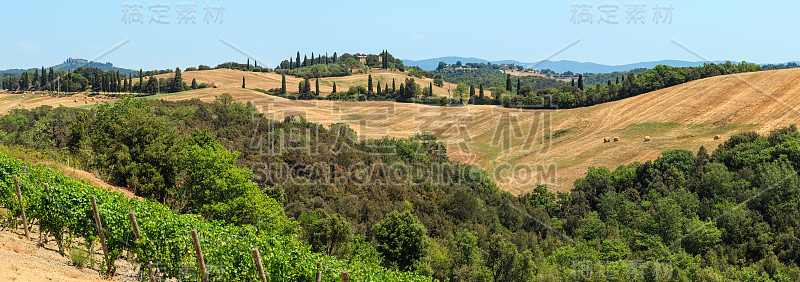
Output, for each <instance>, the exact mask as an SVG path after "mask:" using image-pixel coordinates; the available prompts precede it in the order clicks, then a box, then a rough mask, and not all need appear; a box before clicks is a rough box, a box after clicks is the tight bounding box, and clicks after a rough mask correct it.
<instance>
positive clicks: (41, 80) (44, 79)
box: [39, 66, 47, 90]
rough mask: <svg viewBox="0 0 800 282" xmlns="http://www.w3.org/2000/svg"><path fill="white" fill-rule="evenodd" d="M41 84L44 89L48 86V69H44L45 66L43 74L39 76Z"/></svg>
mask: <svg viewBox="0 0 800 282" xmlns="http://www.w3.org/2000/svg"><path fill="white" fill-rule="evenodd" d="M39 86H41V87H42V90H44V88H47V70H45V69H44V66H42V76H41V77H39Z"/></svg>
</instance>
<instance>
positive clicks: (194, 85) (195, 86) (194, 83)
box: [192, 78, 197, 89]
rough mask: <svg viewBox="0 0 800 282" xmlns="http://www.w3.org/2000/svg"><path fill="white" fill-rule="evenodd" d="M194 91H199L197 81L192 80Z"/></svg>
mask: <svg viewBox="0 0 800 282" xmlns="http://www.w3.org/2000/svg"><path fill="white" fill-rule="evenodd" d="M192 89H197V79H196V78H192Z"/></svg>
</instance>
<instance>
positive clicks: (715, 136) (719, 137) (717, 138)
mask: <svg viewBox="0 0 800 282" xmlns="http://www.w3.org/2000/svg"><path fill="white" fill-rule="evenodd" d="M719 139H722V137H721V136H719V135H714V140H719Z"/></svg>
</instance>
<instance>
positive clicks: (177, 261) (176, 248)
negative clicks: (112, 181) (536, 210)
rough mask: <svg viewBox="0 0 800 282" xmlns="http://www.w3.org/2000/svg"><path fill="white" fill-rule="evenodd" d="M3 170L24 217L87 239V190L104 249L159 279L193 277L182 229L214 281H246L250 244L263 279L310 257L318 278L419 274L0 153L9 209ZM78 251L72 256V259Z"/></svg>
mask: <svg viewBox="0 0 800 282" xmlns="http://www.w3.org/2000/svg"><path fill="white" fill-rule="evenodd" d="M23 170H24V171H25V173H23ZM11 175H18V176H20V177H19V181H20V186H21V187H20V188H21V189H22V190H23V195H25V196H24V197H25V199H26V201H25V202H26V210H27V211H28V212H29V219H31V220H33V219H37V220H39V221H40V222H42V223H45V222H46V224H48V225H50V226H54V228H55V229H54V230H59V231H63V230H64V229H69V230H70V233H71V234H72V235H74V236H76V237H83V238H85V239H87V240H91V238H93V236H94V235H96V230H95V227H94V223H93V218H92V208H91V204H90V203H89V195H95V197H96V199H97V206H98V210H99V213H100V218H101V220H102V221H103V227H104V231H105V232H106V240H107V246H108V248H109V252H110V253H111V254H115V256H118V255H121V254H122V251H123V250H127V251H129V252H131V253H132V254H133V255H134V256H133V257H134V258H135V262H137V263H142V264H144V263H148V262H153V263H157V264H160V265H161V266H162V267H161V270H162V273H163V274H165V275H166V276H167V277H175V278H181V279H182V280H190V281H194V280H199V277H197V276H194V275H188V276H186V274H187V273H186V272H184V271H183V270H185V269H187V267H188V268H189V269H196V267H197V264H196V259H195V257H194V249H193V246H192V242H191V236H190V235H189V233H188V232H189V231H190V230H193V229H196V230H197V231H198V235H199V237H200V245H201V248H202V249H203V253H204V256H205V260H206V265H207V266H208V268H209V270H210V271H211V272H212V273H213V274H212V277H215V278H216V279H224V280H235V281H240V280H252V279H254V278H255V277H256V276H257V274H256V269H255V265H254V264H253V259H252V255H251V252H250V250H251V249H252V248H258V249H259V251H260V253H261V254H262V257H261V259H262V262H263V265H264V269H265V271H266V272H267V273H269V279H270V280H274V281H297V280H310V279H313V277H314V276H315V274H316V272H317V266H316V263H317V262H321V263H322V264H323V265H325V266H326V268H324V269H323V279H324V280H333V279H337V278H338V277H339V273H340V272H341V271H342V270H348V271H349V272H350V273H351V278H352V279H354V280H380V281H386V280H424V279H423V278H422V277H419V276H415V275H413V274H409V273H402V272H393V271H386V270H385V269H383V268H380V267H379V266H377V265H375V264H370V263H368V262H367V261H359V262H357V263H352V264H349V263H347V262H345V261H341V260H338V259H335V258H333V257H329V256H325V255H320V254H316V253H313V252H311V250H310V248H309V247H308V246H306V245H304V244H302V243H300V242H298V241H296V240H294V239H293V236H294V233H293V231H292V230H293V228H291V226H286V225H264V226H263V228H259V229H256V228H255V227H253V226H250V225H243V226H238V227H237V226H232V225H228V224H225V223H223V222H219V221H207V220H204V219H201V218H200V217H199V216H197V215H191V214H184V215H179V214H176V213H175V212H174V211H172V210H170V209H169V208H168V207H166V206H163V205H161V204H158V203H155V202H151V201H145V200H139V199H134V198H127V197H125V196H123V195H122V194H120V193H116V192H111V191H109V190H107V189H105V188H99V187H96V186H92V185H90V184H88V182H86V181H83V180H75V179H72V178H68V177H65V176H63V175H61V174H59V173H57V172H54V171H52V170H51V169H49V168H46V167H42V166H36V165H29V164H26V163H23V162H21V161H19V160H17V159H13V158H11V157H9V156H7V155H5V154H0V176H2V177H1V178H0V179H2V181H0V205H2V206H4V207H11V206H13V205H14V202H16V199H15V196H12V195H13V193H12V192H11V191H12V190H13V184H12V181H11V177H10V176H11ZM42 183H49V184H50V190H48V191H45V190H43V189H42ZM130 211H133V212H135V214H136V217H137V222H138V225H139V229H140V232H141V235H142V239H136V240H134V237H133V233H132V232H133V230H132V227H131V224H130V221H129V220H128V216H127V215H128V212H130ZM68 244H69V242H67V245H68ZM73 253H75V252H74V251H73ZM79 257H80V256H79V255H75V254H73V259H77V258H79Z"/></svg>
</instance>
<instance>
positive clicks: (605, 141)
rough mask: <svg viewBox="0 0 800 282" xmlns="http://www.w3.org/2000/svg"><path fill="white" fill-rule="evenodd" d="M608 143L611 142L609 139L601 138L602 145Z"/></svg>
mask: <svg viewBox="0 0 800 282" xmlns="http://www.w3.org/2000/svg"><path fill="white" fill-rule="evenodd" d="M608 142H611V138H608V137H606V138H603V143H608Z"/></svg>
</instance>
